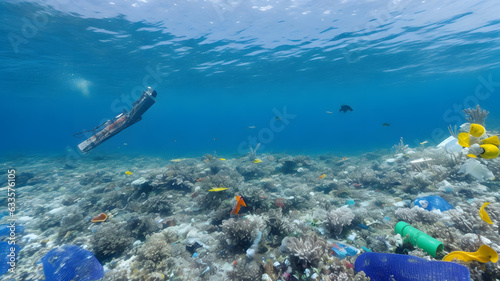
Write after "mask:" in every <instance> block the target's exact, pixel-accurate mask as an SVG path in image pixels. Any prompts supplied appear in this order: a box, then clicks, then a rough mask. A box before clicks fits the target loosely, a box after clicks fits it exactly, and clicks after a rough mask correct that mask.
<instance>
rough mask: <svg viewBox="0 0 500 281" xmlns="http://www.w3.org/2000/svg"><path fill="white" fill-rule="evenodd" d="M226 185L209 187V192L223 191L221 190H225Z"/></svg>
mask: <svg viewBox="0 0 500 281" xmlns="http://www.w3.org/2000/svg"><path fill="white" fill-rule="evenodd" d="M226 189H227V187H216V188H212V189H210V190H209V191H210V192H218V191H223V190H226Z"/></svg>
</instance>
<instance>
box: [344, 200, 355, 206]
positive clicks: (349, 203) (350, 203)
mask: <svg viewBox="0 0 500 281" xmlns="http://www.w3.org/2000/svg"><path fill="white" fill-rule="evenodd" d="M345 203H346V204H347V205H348V206H354V205H356V202H354V200H352V199H347V201H346V202H345Z"/></svg>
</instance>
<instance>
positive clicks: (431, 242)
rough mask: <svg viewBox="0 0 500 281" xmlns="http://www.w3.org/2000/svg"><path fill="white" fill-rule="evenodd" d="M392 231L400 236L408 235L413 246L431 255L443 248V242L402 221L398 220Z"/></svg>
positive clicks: (434, 255)
mask: <svg viewBox="0 0 500 281" xmlns="http://www.w3.org/2000/svg"><path fill="white" fill-rule="evenodd" d="M394 231H395V232H396V234H399V235H401V237H407V235H408V239H409V240H410V243H411V244H412V245H413V246H417V247H419V248H420V249H422V250H424V251H425V252H426V253H428V254H429V255H431V256H433V257H436V253H437V252H439V251H442V250H443V243H441V242H440V241H438V240H436V239H434V238H432V237H431V236H429V235H428V234H427V233H424V232H423V231H420V230H418V229H416V228H414V227H413V226H411V225H409V224H408V223H406V222H404V221H400V222H398V223H397V224H396V226H394Z"/></svg>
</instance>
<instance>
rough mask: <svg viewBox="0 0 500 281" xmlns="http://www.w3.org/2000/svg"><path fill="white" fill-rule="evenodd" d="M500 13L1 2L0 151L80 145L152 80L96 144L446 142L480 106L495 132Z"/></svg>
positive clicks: (284, 4) (347, 150)
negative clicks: (135, 109) (147, 100)
mask: <svg viewBox="0 0 500 281" xmlns="http://www.w3.org/2000/svg"><path fill="white" fill-rule="evenodd" d="M499 10H500V3H498V2H497V1H493V0H488V1H469V2H468V1H459V2H457V1H450V0H444V1H396V0H394V1H333V2H332V1H309V0H300V1H241V0H209V1H180V2H168V3H163V2H161V1H151V0H149V1H148V0H139V1H104V2H103V1H96V0H86V1H79V2H78V3H77V4H76V3H73V2H70V1H66V0H59V1H58V0H44V1H9V0H8V1H2V2H1V3H0V16H1V18H2V20H1V21H0V30H1V31H2V32H1V34H2V40H0V62H1V64H2V66H3V67H2V68H1V70H0V84H1V85H2V87H1V88H0V95H1V100H2V102H1V103H0V118H1V120H3V126H2V133H1V136H2V137H1V138H0V147H1V151H2V152H8V153H19V152H20V153H31V152H44V153H51V154H65V153H68V151H69V152H71V151H73V152H75V151H76V150H77V149H76V145H77V144H78V143H79V142H81V141H82V140H83V139H78V138H75V137H73V134H75V133H77V132H80V131H83V130H89V129H92V128H94V127H95V126H97V125H99V124H100V123H102V121H103V120H106V119H108V118H112V117H114V116H116V115H117V114H118V113H120V112H121V110H122V109H123V108H127V109H130V105H131V103H132V101H133V100H135V98H137V97H138V95H139V94H140V92H141V91H142V90H144V89H145V88H146V87H147V86H151V87H153V88H155V89H156V90H157V92H158V98H157V102H156V104H155V105H153V107H151V109H150V110H149V111H148V112H146V114H145V115H144V116H143V120H142V121H140V122H139V123H137V124H134V125H133V126H131V127H130V128H128V129H126V130H125V131H123V132H121V133H120V134H119V135H117V136H115V137H113V138H112V139H110V140H108V141H107V142H105V143H104V144H102V145H101V146H99V147H98V148H96V149H95V152H96V153H124V154H127V153H140V154H151V155H156V156H167V157H184V156H199V155H202V154H204V153H213V152H214V151H215V152H216V153H217V154H218V155H221V156H224V155H235V154H241V153H246V152H248V151H249V149H247V147H248V145H251V146H255V145H256V144H257V143H259V142H260V143H262V147H261V148H260V149H261V151H262V152H265V151H267V152H285V153H291V154H299V153H308V154H315V153H334V154H336V155H339V156H349V155H352V154H356V153H361V152H369V151H373V150H378V149H390V148H391V146H392V145H394V144H396V143H398V142H399V139H400V137H403V138H404V141H405V142H406V143H408V144H410V146H417V145H419V143H420V142H422V141H424V140H428V141H429V142H430V144H436V143H438V142H440V141H442V140H443V139H444V138H446V137H447V136H448V131H447V126H448V125H450V124H451V125H460V124H461V123H463V121H464V120H465V119H464V115H463V114H462V112H461V110H462V109H463V108H468V107H475V106H476V104H478V103H479V104H480V105H481V107H482V108H484V109H486V110H489V111H490V112H491V113H490V115H489V116H488V119H487V123H486V126H487V128H486V129H498V128H499V127H500V117H499V116H500V115H499V111H498V104H499V102H500V97H499V94H498V93H499V91H500V90H499V86H500V71H499V70H500V68H499V63H500V60H499V58H500V49H499V48H498V46H499V41H500V39H499V38H500V37H499V36H498V35H499V33H498V30H500V17H499V15H498V11H499ZM342 104H348V105H350V106H351V107H352V108H353V109H354V111H353V112H348V113H345V114H344V113H341V112H339V108H340V106H341V105H342ZM276 117H278V119H280V120H277V119H276ZM383 123H389V124H390V126H382V124H383ZM253 126H255V128H250V127H253Z"/></svg>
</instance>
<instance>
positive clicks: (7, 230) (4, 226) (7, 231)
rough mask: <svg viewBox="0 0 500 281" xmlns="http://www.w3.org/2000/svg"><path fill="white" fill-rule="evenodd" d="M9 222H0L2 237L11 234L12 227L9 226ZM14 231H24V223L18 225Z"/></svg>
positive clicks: (0, 235) (18, 232)
mask: <svg viewBox="0 0 500 281" xmlns="http://www.w3.org/2000/svg"><path fill="white" fill-rule="evenodd" d="M9 226H10V225H9V224H0V238H1V237H3V236H10V232H11V229H13V228H12V227H10V228H9ZM14 233H17V234H20V233H24V226H23V225H16V226H15V230H14Z"/></svg>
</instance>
